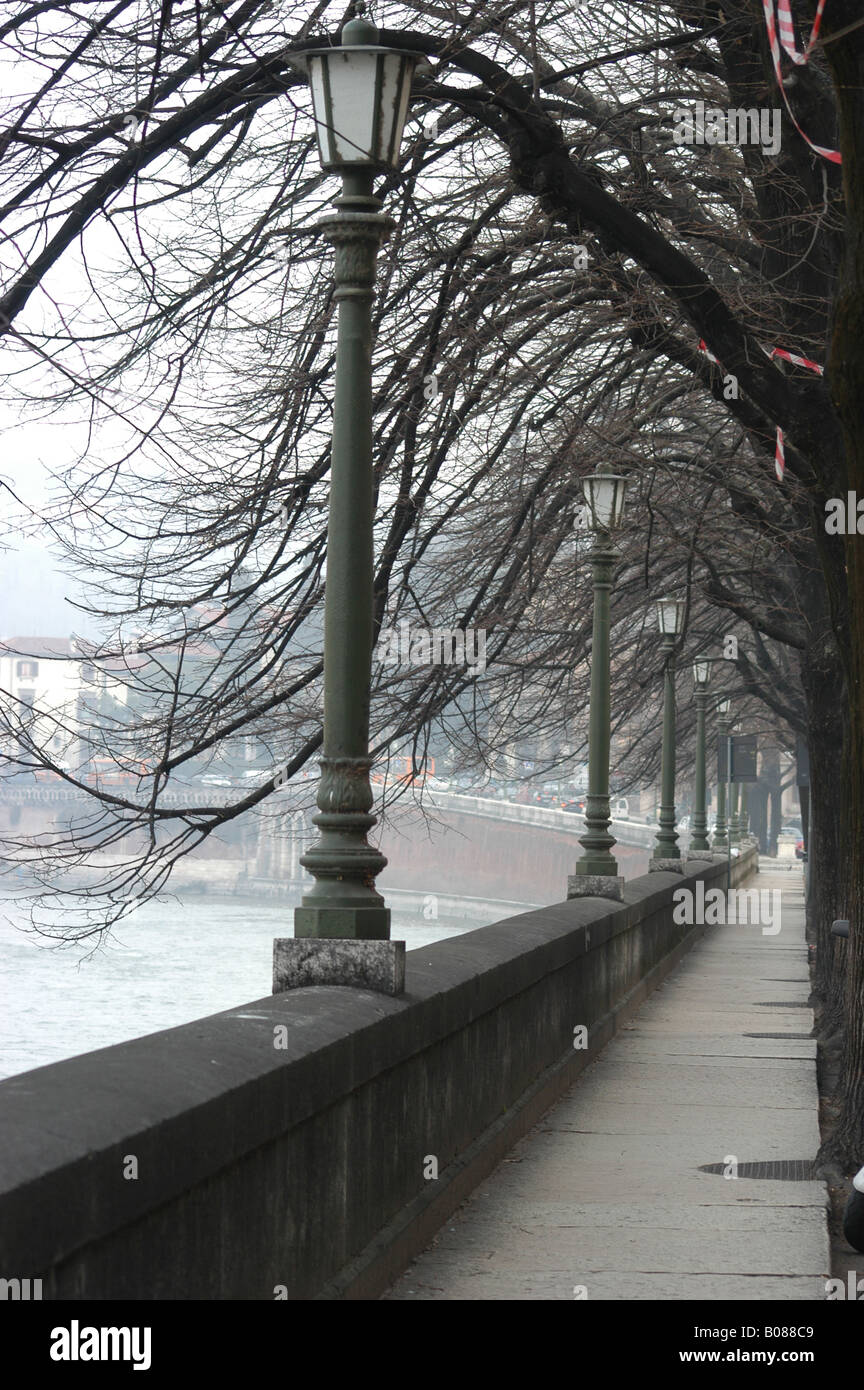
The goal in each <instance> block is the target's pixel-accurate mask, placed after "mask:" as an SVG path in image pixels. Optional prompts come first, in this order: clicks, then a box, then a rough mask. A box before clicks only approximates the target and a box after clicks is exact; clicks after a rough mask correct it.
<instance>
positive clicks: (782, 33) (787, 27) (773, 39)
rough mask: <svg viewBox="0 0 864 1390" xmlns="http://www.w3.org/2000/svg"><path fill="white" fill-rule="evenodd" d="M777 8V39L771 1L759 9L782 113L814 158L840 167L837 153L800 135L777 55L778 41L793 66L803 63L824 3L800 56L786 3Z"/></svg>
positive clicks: (764, 0) (785, 0)
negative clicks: (811, 151) (778, 22)
mask: <svg viewBox="0 0 864 1390" xmlns="http://www.w3.org/2000/svg"><path fill="white" fill-rule="evenodd" d="M777 8H778V12H779V18H780V24H779V37H778V24H777V15H775V13H774V0H762V9H763V11H764V14H765V28H766V29H767V31H768V44H769V47H770V49H771V57H772V59H773V61H774V74H775V76H776V78H777V85H778V87H779V88H780V91H781V93H782V94H783V100H784V101H785V103H786V110H787V111H788V112H789V119H790V120H791V122H792V124H793V125H794V127H795V129H796V130H797V131H798V134H799V135H800V136H801V139H802V140H806V142H807V144H808V145H809V146H810V148H811V150H815V151H816V153H817V154H821V155H822V157H823V159H830V160H831V163H832V164H842V162H843V158H842V155H841V154H840V152H839V150H829V149H826V148H825V146H824V145H816V144H814V143H813V141H812V140H811V139H810V137H809V135H806V134H805V133H804V131H803V130H802V129H801V127H800V125H799V124H798V122H797V121H796V119H795V115H794V112H793V111H792V107H791V106H790V105H789V96H788V93H787V91H786V88H785V87H784V86H783V55H782V53H781V51H780V42H781V40H782V42H783V47H784V48H785V50H786V52H787V53H788V54H789V57H790V58H791V59H792V61H793V62H794V63H799V64H800V63H806V62H807V61H808V59H809V57H810V50H811V49H812V48H813V45H814V44H815V42H816V40H817V38H818V37H819V29H820V27H821V25H822V11H823V10H824V8H825V0H819V8H818V10H817V11H816V18H815V20H814V21H813V30H812V33H811V34H810V40H809V42H808V44H807V47H806V48H805V50H804V52H803V53H799V52H798V49H797V48H796V47H795V29H794V26H793V24H792V13H791V10H790V9H789V0H777Z"/></svg>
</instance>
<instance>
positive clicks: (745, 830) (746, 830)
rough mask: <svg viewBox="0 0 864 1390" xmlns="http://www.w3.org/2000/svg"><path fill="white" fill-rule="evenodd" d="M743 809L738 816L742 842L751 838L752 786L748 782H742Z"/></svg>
mask: <svg viewBox="0 0 864 1390" xmlns="http://www.w3.org/2000/svg"><path fill="white" fill-rule="evenodd" d="M740 787H741V809H740V812H739V816H738V828H739V830H740V836H741V843H742V844H743V843H744V841H745V840H749V839H750V788H749V786H748V784H747V783H746V782H741V783H740Z"/></svg>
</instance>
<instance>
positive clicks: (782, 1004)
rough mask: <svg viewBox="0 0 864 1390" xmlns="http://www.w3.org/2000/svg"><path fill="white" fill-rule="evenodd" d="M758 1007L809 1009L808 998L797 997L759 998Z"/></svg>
mask: <svg viewBox="0 0 864 1390" xmlns="http://www.w3.org/2000/svg"><path fill="white" fill-rule="evenodd" d="M756 1008H757V1009H809V1008H810V1005H809V1004H808V1003H807V1002H806V1000H797V999H758V1000H757V1001H756Z"/></svg>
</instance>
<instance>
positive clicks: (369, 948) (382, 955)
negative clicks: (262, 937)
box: [273, 936, 405, 994]
mask: <svg viewBox="0 0 864 1390" xmlns="http://www.w3.org/2000/svg"><path fill="white" fill-rule="evenodd" d="M308 985H348V986H350V987H352V988H354V989H374V990H376V991H377V993H378V994H402V993H403V992H404V990H405V942H404V941H351V940H347V939H340V938H337V937H325V938H323V939H321V940H313V939H312V938H310V937H297V936H289V937H277V939H276V940H275V941H274V942H273V993H274V994H282V993H284V991H285V990H288V989H305V988H306V987H307V986H308Z"/></svg>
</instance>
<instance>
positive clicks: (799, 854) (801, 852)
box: [795, 840, 807, 859]
mask: <svg viewBox="0 0 864 1390" xmlns="http://www.w3.org/2000/svg"><path fill="white" fill-rule="evenodd" d="M795 858H796V859H806V858H807V851H806V849H805V848H804V841H803V840H796V842H795Z"/></svg>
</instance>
